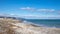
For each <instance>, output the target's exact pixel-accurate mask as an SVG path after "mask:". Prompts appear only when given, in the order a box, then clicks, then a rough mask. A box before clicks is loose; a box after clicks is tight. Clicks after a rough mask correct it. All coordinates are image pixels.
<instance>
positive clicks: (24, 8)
mask: <svg viewBox="0 0 60 34" xmlns="http://www.w3.org/2000/svg"><path fill="white" fill-rule="evenodd" d="M20 10H29V11H40V12H41V11H43V12H53V11H55V9H37V8H32V7H23V8H20Z"/></svg>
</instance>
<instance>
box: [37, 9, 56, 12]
mask: <svg viewBox="0 0 60 34" xmlns="http://www.w3.org/2000/svg"><path fill="white" fill-rule="evenodd" d="M37 11H45V12H47V11H48V12H52V11H55V9H37Z"/></svg>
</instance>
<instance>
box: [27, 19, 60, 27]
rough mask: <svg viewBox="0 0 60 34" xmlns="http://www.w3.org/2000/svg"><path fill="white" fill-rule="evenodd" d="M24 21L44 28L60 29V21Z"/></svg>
mask: <svg viewBox="0 0 60 34" xmlns="http://www.w3.org/2000/svg"><path fill="white" fill-rule="evenodd" d="M26 21H29V22H32V23H35V24H39V25H42V26H46V27H58V28H60V19H26Z"/></svg>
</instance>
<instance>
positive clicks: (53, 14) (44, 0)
mask: <svg viewBox="0 0 60 34" xmlns="http://www.w3.org/2000/svg"><path fill="white" fill-rule="evenodd" d="M0 14H3V15H6V14H10V15H14V16H15V15H16V16H19V17H22V18H28V19H31V18H32V19H60V0H0Z"/></svg>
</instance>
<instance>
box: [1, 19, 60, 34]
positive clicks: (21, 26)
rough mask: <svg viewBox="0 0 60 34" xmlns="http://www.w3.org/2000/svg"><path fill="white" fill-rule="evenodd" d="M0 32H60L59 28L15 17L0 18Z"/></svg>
mask: <svg viewBox="0 0 60 34" xmlns="http://www.w3.org/2000/svg"><path fill="white" fill-rule="evenodd" d="M0 34H60V28H48V27H40V26H37V25H34V24H27V23H24V22H21V21H20V20H16V19H10V18H0Z"/></svg>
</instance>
